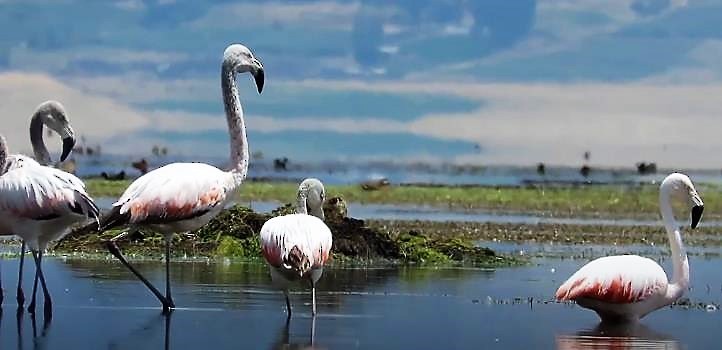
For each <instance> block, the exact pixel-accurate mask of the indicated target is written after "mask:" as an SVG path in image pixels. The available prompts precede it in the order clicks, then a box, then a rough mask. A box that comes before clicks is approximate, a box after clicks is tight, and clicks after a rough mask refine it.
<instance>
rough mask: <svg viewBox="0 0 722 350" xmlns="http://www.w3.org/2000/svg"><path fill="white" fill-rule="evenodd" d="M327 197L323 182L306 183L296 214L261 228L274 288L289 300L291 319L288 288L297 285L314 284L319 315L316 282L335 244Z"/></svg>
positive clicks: (272, 220) (313, 299)
mask: <svg viewBox="0 0 722 350" xmlns="http://www.w3.org/2000/svg"><path fill="white" fill-rule="evenodd" d="M325 196H326V192H325V190H324V188H323V184H322V183H321V181H319V180H317V179H306V180H303V182H301V185H300V186H299V187H298V196H297V202H296V214H289V215H282V216H277V217H275V218H272V219H270V220H268V221H266V223H265V224H263V227H262V228H261V248H262V250H263V256H264V257H265V258H266V261H267V262H268V264H269V265H270V270H271V280H272V281H273V284H274V285H276V286H277V287H278V288H280V289H282V290H283V294H284V295H285V296H286V308H287V309H288V317H289V318H290V317H291V301H290V299H289V297H288V288H289V287H290V286H291V284H292V283H293V282H296V281H308V282H309V283H310V284H311V300H312V308H311V312H312V314H313V315H314V316H315V315H316V282H318V280H319V279H320V278H321V275H322V274H323V266H324V264H326V261H328V257H329V255H330V254H331V245H332V243H333V241H332V237H331V230H330V229H329V228H328V226H326V224H325V223H324V222H323V219H324V216H323V201H324V198H325ZM308 214H310V215H308Z"/></svg>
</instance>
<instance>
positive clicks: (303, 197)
mask: <svg viewBox="0 0 722 350" xmlns="http://www.w3.org/2000/svg"><path fill="white" fill-rule="evenodd" d="M296 214H308V189H307V188H303V187H301V188H299V189H298V195H297V196H296Z"/></svg>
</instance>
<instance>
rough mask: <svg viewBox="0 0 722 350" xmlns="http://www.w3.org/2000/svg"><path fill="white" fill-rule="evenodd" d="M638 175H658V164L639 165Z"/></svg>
mask: <svg viewBox="0 0 722 350" xmlns="http://www.w3.org/2000/svg"><path fill="white" fill-rule="evenodd" d="M637 173H638V174H639V175H647V174H655V173H657V163H651V162H650V163H646V162H639V163H637Z"/></svg>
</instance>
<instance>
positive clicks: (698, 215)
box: [691, 205, 704, 229]
mask: <svg viewBox="0 0 722 350" xmlns="http://www.w3.org/2000/svg"><path fill="white" fill-rule="evenodd" d="M703 211H704V206H703V205H695V206H694V207H692V225H691V227H692V228H693V229H694V228H697V225H698V224H699V220H700V219H702V212H703Z"/></svg>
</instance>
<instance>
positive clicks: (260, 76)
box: [253, 68, 266, 94]
mask: <svg viewBox="0 0 722 350" xmlns="http://www.w3.org/2000/svg"><path fill="white" fill-rule="evenodd" d="M253 79H255V80H256V87H257V88H258V93H259V94H260V93H261V92H262V91H263V84H264V83H265V80H266V73H265V72H264V71H263V68H259V69H258V71H256V74H254V75H253Z"/></svg>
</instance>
